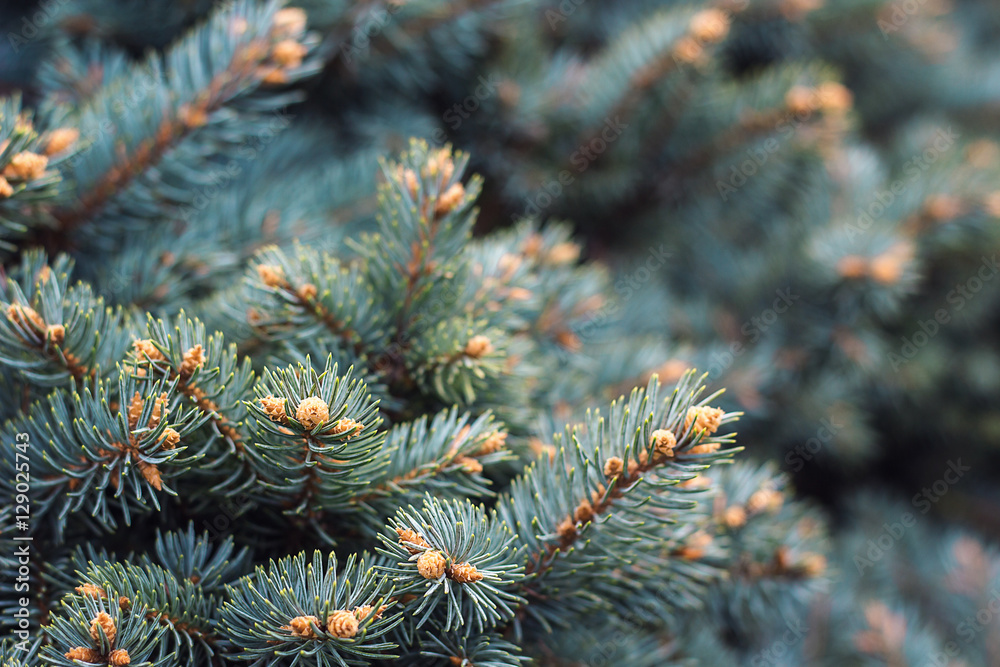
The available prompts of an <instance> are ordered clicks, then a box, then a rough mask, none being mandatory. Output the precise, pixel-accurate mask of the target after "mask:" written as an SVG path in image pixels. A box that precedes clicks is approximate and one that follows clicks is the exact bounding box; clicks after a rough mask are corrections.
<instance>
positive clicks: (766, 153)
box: [715, 109, 819, 202]
mask: <svg viewBox="0 0 1000 667" xmlns="http://www.w3.org/2000/svg"><path fill="white" fill-rule="evenodd" d="M817 113H819V111H818V109H817V110H813V111H789V112H788V113H787V114H786V115H785V116H783V117H782V118H781V120H779V121H778V122H777V123H775V124H774V131H775V132H777V133H778V134H779V136H778V137H768V138H767V139H766V140H764V142H763V145H762V146H758V147H756V148H748V149H746V155H747V159H746V160H743V161H742V162H740V163H739V165H735V164H734V165H733V166H732V167H730V170H729V171H730V174H729V178H728V179H727V180H726V181H722V180H718V179H717V180H716V181H715V188H716V189H717V190H718V191H719V197H721V198H722V201H724V202H725V201H729V197H730V196H732V195H733V194H735V193H736V192H738V191H739V190H740V189H741V188H742V187H743V186H744V185H746V184H747V183H748V182H749V181H750V179H752V178H753V177H754V176H756V175H757V174H758V173H759V172H760V170H761V169H762V168H763V167H764V165H765V164H767V161H768V160H770V159H771V156H773V155H775V154H776V153H777V152H778V151H779V150H781V146H782V144H784V143H786V142H787V141H788V140H789V139H791V137H793V136H794V135H795V131H796V130H798V128H799V127H801V126H802V125H803V124H805V122H806V121H808V120H809V119H810V118H812V117H813V116H814V115H815V114H817Z"/></svg>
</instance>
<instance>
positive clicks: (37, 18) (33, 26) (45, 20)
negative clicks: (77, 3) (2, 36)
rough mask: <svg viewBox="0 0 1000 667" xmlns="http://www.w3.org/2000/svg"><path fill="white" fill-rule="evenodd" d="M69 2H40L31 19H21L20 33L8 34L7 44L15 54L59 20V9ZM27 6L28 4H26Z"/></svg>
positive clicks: (61, 0)
mask: <svg viewBox="0 0 1000 667" xmlns="http://www.w3.org/2000/svg"><path fill="white" fill-rule="evenodd" d="M68 2H69V0H40V1H39V3H38V10H37V11H35V12H34V13H33V14H32V15H31V16H30V17H28V16H27V15H25V16H22V17H21V26H20V27H21V29H20V30H19V31H18V32H13V31H10V32H8V33H7V42H8V43H9V44H10V48H11V49H13V51H14V53H20V51H21V49H22V48H23V47H24V46H25V45H26V44H27V43H28V42H30V41H31V40H33V39H34V38H36V37H38V35H39V34H40V33H41V32H42V30H44V29H45V27H46V26H48V25H49V24H50V23H52V22H53V21H55V20H56V19H58V18H59V16H60V13H59V11H58V10H59V9H60V8H62V6H63V5H65V4H66V3H68ZM25 4H27V3H25Z"/></svg>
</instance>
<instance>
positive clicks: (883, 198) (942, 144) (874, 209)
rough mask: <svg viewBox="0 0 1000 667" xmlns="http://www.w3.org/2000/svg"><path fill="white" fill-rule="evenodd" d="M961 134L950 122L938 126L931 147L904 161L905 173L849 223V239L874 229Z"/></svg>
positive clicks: (879, 193) (903, 169) (878, 193)
mask: <svg viewBox="0 0 1000 667" xmlns="http://www.w3.org/2000/svg"><path fill="white" fill-rule="evenodd" d="M958 137H959V134H958V132H956V131H955V130H954V128H952V127H951V126H950V125H949V126H948V128H947V129H939V130H938V131H937V134H935V135H934V139H933V140H932V141H931V142H930V146H928V147H927V148H926V149H925V150H924V152H923V153H921V154H920V155H917V156H915V157H912V158H910V159H909V160H907V161H906V162H905V163H903V167H902V172H903V176H902V177H900V178H897V179H896V180H894V181H893V182H892V183H890V184H889V188H888V189H887V190H879V191H877V192H876V193H875V199H874V201H872V202H871V203H870V204H869V205H868V208H867V209H865V210H864V211H862V212H861V213H860V214H859V215H858V219H857V224H856V225H848V226H847V228H846V233H847V240H848V241H853V240H854V239H855V238H857V237H858V236H860V235H862V234H864V233H865V232H867V231H868V230H869V229H871V226H872V225H873V224H874V223H875V221H876V220H878V219H879V218H881V217H882V216H883V215H885V212H886V211H887V210H888V209H889V207H890V206H892V204H893V203H894V202H895V201H896V198H897V197H899V196H900V195H902V194H903V192H904V191H905V190H906V187H907V186H908V185H910V184H911V183H913V182H914V181H916V180H917V179H918V178H920V174H921V173H923V172H925V171H927V170H928V169H930V167H931V165H933V164H934V163H935V162H937V161H938V159H940V157H941V156H942V155H943V154H944V153H946V152H947V151H948V150H949V149H950V148H951V147H952V146H954V145H955V143H956V142H957V141H958Z"/></svg>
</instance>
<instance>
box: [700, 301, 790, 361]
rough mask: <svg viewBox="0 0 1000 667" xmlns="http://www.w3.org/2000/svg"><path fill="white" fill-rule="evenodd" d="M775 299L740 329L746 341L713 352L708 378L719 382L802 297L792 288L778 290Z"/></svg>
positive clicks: (736, 342) (739, 341)
mask: <svg viewBox="0 0 1000 667" xmlns="http://www.w3.org/2000/svg"><path fill="white" fill-rule="evenodd" d="M774 294H775V299H774V302H773V303H772V304H771V307H770V308H765V309H764V310H762V311H761V312H760V313H758V314H757V315H755V316H753V317H751V318H750V319H748V320H747V321H746V322H744V323H743V325H742V326H741V327H740V334H742V335H743V337H744V340H738V341H734V342H732V343H730V344H729V348H728V349H726V350H725V351H723V352H719V351H716V352H713V353H712V356H711V358H709V360H708V377H709V379H712V380H717V379H718V378H719V377H720V376H721V375H722V374H723V373H724V372H725V371H726V369H728V368H729V367H730V366H732V365H733V363H735V362H736V359H737V358H738V357H740V356H742V355H743V354H745V353H746V351H747V350H748V349H750V347H751V346H753V345H755V344H756V343H757V341H759V340H760V339H761V337H762V336H763V335H764V334H766V333H767V332H768V331H769V330H770V329H771V327H772V326H774V324H775V322H777V321H778V318H779V317H780V316H781V315H783V314H785V313H787V312H788V309H789V308H791V307H792V306H793V305H795V302H796V301H798V300H799V299H800V298H801V296H800V295H798V294H793V293H792V288H791V287H786V288H784V289H777V290H775V292H774Z"/></svg>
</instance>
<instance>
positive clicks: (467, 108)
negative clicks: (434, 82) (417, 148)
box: [431, 74, 503, 146]
mask: <svg viewBox="0 0 1000 667" xmlns="http://www.w3.org/2000/svg"><path fill="white" fill-rule="evenodd" d="M478 80H479V85H478V86H476V88H475V90H473V91H472V94H470V95H467V96H466V97H465V98H464V99H463V100H462V101H461V102H456V103H455V104H452V105H451V107H449V108H448V110H447V111H445V112H444V113H443V114H442V115H441V119H442V120H443V121H444V122H445V123H447V124H448V127H449V128H451V130H452V131H455V130H457V129H458V128H460V127H462V123H463V122H465V121H466V120H468V119H469V118H471V117H472V114H474V113H475V112H476V111H478V110H479V108H480V107H481V106H482V105H483V102H485V101H486V100H488V99H489V98H491V97H493V96H494V95H495V94H496V92H497V89H498V88H499V87H500V85H501V84H502V83H503V78H502V77H501V76H500V75H499V74H490V75H489V76H486V77H483V76H481V75H480V77H479V79H478ZM431 139H432V140H433V141H434V143H436V144H437V145H439V146H440V145H443V144H444V143H445V142H447V141H448V134H447V133H446V132H445V131H444V128H440V127H439V128H437V129H436V130H434V133H433V134H432V135H431Z"/></svg>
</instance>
